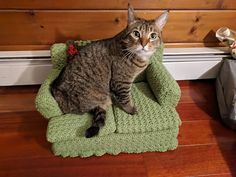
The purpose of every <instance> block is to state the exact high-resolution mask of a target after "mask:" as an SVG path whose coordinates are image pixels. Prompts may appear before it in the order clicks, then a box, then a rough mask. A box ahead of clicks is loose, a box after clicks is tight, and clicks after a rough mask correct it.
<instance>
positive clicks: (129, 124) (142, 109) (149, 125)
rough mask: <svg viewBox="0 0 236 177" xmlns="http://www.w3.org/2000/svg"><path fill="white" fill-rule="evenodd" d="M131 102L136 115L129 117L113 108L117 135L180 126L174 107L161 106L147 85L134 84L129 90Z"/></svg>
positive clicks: (142, 83) (141, 83)
mask: <svg viewBox="0 0 236 177" xmlns="http://www.w3.org/2000/svg"><path fill="white" fill-rule="evenodd" d="M131 95H132V101H133V103H134V105H135V106H136V108H137V111H138V113H137V114H135V115H130V114H127V113H125V112H124V111H121V110H120V109H119V108H116V107H115V108H114V115H115V121H116V132H117V133H143V132H153V131H160V130H166V129H172V128H174V127H178V126H179V125H180V122H181V121H180V119H179V115H178V113H177V112H176V110H175V108H174V107H169V106H161V105H160V104H159V103H158V102H157V100H156V98H155V96H154V94H153V93H152V91H151V89H150V87H149V85H148V83H145V82H140V83H135V84H134V85H133V87H132V90H131Z"/></svg>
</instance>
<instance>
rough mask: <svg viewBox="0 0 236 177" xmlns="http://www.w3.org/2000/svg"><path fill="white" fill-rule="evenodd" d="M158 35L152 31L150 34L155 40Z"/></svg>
mask: <svg viewBox="0 0 236 177" xmlns="http://www.w3.org/2000/svg"><path fill="white" fill-rule="evenodd" d="M157 37H158V36H157V33H151V34H150V39H151V40H155V39H157Z"/></svg>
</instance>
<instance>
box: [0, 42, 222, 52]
mask: <svg viewBox="0 0 236 177" xmlns="http://www.w3.org/2000/svg"><path fill="white" fill-rule="evenodd" d="M222 46H225V45H224V44H223V43H219V42H213V43H165V47H166V48H181V47H184V48H186V47H222ZM50 47H51V44H42V45H40V44H38V45H21V44H18V45H0V51H15V50H49V49H50Z"/></svg>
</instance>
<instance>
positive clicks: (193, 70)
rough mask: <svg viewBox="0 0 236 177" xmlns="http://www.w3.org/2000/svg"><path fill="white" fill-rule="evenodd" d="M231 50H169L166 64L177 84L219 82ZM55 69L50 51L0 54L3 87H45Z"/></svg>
mask: <svg viewBox="0 0 236 177" xmlns="http://www.w3.org/2000/svg"><path fill="white" fill-rule="evenodd" d="M223 58H230V54H229V52H228V49H227V48H225V47H218V48H206V47H203V48H166V49H165V50H164V58H163V63H164V65H165V66H166V68H167V70H168V71H169V72H170V73H171V74H172V76H173V77H174V78H175V79H176V80H195V79H210V78H215V77H216V75H217V73H218V70H219V67H220V65H221V61H222V59H223ZM51 67H52V64H51V58H50V51H49V50H40V51H0V86H11V85H34V84H41V83H42V82H43V80H45V78H46V76H47V74H48V73H49V71H50V69H51Z"/></svg>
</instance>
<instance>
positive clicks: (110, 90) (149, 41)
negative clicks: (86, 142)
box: [51, 6, 168, 138]
mask: <svg viewBox="0 0 236 177" xmlns="http://www.w3.org/2000/svg"><path fill="white" fill-rule="evenodd" d="M167 18H168V11H165V12H164V13H163V14H161V15H160V16H159V17H158V18H156V19H154V20H145V19H143V18H139V17H137V16H136V15H135V13H134V10H133V8H132V7H131V6H129V7H128V24H127V27H126V28H125V29H124V30H123V31H121V32H120V33H119V34H117V35H116V36H114V37H113V38H109V39H103V40H97V41H93V42H91V43H90V44H88V45H86V46H84V47H81V48H80V50H79V52H78V55H76V56H75V57H74V58H73V59H72V60H71V61H70V62H68V64H67V65H66V66H65V67H64V69H63V70H62V72H61V73H60V75H59V76H58V78H57V79H56V80H55V81H54V82H53V84H52V85H51V91H52V95H53V96H54V98H55V100H56V101H57V102H58V104H59V107H60V109H61V110H62V112H63V113H65V114H66V113H76V114H79V113H86V112H90V113H92V114H93V115H94V117H93V121H92V125H91V127H90V128H88V129H87V130H86V132H85V136H86V137H87V138H90V137H93V136H95V135H97V134H98V133H99V130H100V128H101V127H103V126H104V125H105V119H106V109H107V107H108V106H110V105H111V104H115V105H117V106H118V107H120V108H121V109H122V110H123V111H125V112H126V113H128V114H131V115H133V114H135V113H136V112H137V110H136V108H135V106H134V105H132V103H131V100H130V90H131V85H132V82H133V81H134V79H135V77H136V76H137V75H138V74H139V73H141V72H142V71H144V70H145V68H146V67H147V66H148V64H149V59H150V57H151V56H152V54H153V53H154V52H155V50H156V49H157V48H159V47H160V45H161V43H162V37H161V31H162V28H163V27H164V25H165V24H166V22H167Z"/></svg>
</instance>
